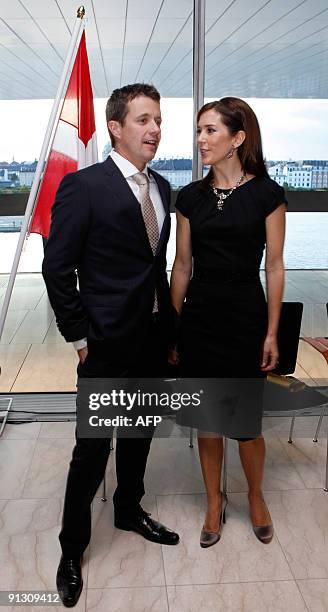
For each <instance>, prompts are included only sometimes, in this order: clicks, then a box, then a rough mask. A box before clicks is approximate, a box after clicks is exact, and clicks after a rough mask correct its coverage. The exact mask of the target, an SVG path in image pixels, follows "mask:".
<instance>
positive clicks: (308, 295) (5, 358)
mask: <svg viewBox="0 0 328 612" xmlns="http://www.w3.org/2000/svg"><path fill="white" fill-rule="evenodd" d="M7 280H8V276H7V275H0V306H1V305H2V300H3V296H4V292H5V289H6V282H7ZM284 299H285V300H286V301H301V302H303V303H304V312H303V326H302V335H305V336H328V323H327V321H328V319H327V313H326V306H325V304H326V302H327V300H328V271H327V272H326V271H324V270H321V271H312V270H308V271H305V270H304V271H288V272H287V274H286V288H285V297H284ZM76 364H77V357H76V353H75V351H74V350H73V348H72V346H71V344H67V343H65V341H64V339H63V338H62V336H61V335H60V333H59V332H58V330H57V327H56V322H55V319H54V314H53V311H52V309H51V306H50V304H49V301H48V298H47V293H46V288H45V285H44V282H43V279H42V277H41V275H40V274H19V275H18V277H17V280H16V283H15V288H14V292H13V296H12V299H11V303H10V308H9V312H8V316H7V320H6V325H5V329H4V333H3V335H2V339H1V343H0V365H1V369H2V373H1V376H0V392H9V391H13V392H22V391H74V390H75V376H76ZM296 376H299V377H301V378H302V377H304V378H309V379H312V380H314V381H315V380H316V379H325V378H327V376H328V374H327V364H326V362H325V360H324V359H323V357H322V356H321V354H320V353H318V352H317V351H316V350H315V349H314V348H312V347H311V346H309V345H307V344H305V343H304V342H300V350H299V356H298V365H297V371H296Z"/></svg>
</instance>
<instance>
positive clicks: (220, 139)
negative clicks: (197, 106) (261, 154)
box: [197, 109, 236, 166]
mask: <svg viewBox="0 0 328 612" xmlns="http://www.w3.org/2000/svg"><path fill="white" fill-rule="evenodd" d="M235 141H236V137H235V136H231V134H230V132H229V130H228V128H227V127H226V126H225V125H224V123H223V121H222V119H221V115H220V114H219V113H217V112H216V111H215V110H213V109H211V110H208V111H206V112H205V113H203V114H202V115H201V116H200V118H199V121H198V126H197V143H198V147H199V150H200V154H201V157H202V162H203V164H207V165H209V166H213V165H214V164H217V163H219V162H220V161H222V160H224V159H225V158H226V157H227V155H228V153H229V152H230V151H231V147H232V146H233V145H234V146H235V144H236V142H235Z"/></svg>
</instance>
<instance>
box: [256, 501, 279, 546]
mask: <svg viewBox="0 0 328 612" xmlns="http://www.w3.org/2000/svg"><path fill="white" fill-rule="evenodd" d="M262 500H263V503H264V505H265V507H266V509H267V513H268V516H269V518H270V521H271V516H270V513H269V510H268V507H267V505H266V503H265V501H264V499H263V497H262ZM251 521H252V515H251ZM252 526H253V531H254V533H255V535H256V537H257V539H258V540H260V542H262V544H270V542H271V540H272V538H273V534H274V530H273V524H272V522H270V523H268V524H267V525H254V523H253V521H252Z"/></svg>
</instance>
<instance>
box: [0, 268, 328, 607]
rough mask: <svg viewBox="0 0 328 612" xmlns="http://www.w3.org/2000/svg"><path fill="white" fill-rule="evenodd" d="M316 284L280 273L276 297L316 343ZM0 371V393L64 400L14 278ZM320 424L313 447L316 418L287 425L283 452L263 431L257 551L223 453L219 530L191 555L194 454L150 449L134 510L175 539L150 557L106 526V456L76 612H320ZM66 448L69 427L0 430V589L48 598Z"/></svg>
mask: <svg viewBox="0 0 328 612" xmlns="http://www.w3.org/2000/svg"><path fill="white" fill-rule="evenodd" d="M5 283H6V278H5V277H2V278H1V277H0V298H1V295H2V296H3V292H4V288H5ZM327 285H328V273H324V272H291V273H288V274H287V287H286V294H285V299H288V300H301V301H303V302H304V303H305V314H304V324H303V330H302V333H303V334H305V335H323V336H324V335H328V333H327V317H326V312H325V307H324V304H325V302H326V301H327V294H328V292H327ZM300 344H301V348H300V353H299V359H298V366H297V371H296V374H297V375H298V376H300V377H302V376H303V377H306V378H308V382H309V383H313V384H315V382H316V380H317V379H324V378H326V379H327V378H328V373H327V367H328V366H327V364H326V362H325V360H324V359H323V358H322V356H321V355H320V354H319V353H317V352H316V351H315V349H313V348H312V347H310V346H309V345H306V344H304V343H300ZM0 363H1V366H2V376H1V378H0V391H6V392H8V391H49V390H52V391H62V390H74V388H75V366H76V355H75V353H74V351H73V349H72V347H71V346H70V345H68V344H66V343H65V342H64V341H63V339H62V338H61V336H60V335H59V334H58V332H57V330H56V326H55V323H54V318H53V313H52V310H51V308H50V306H49V304H48V301H47V296H46V293H45V288H44V285H43V282H42V279H41V278H40V276H39V275H21V276H20V277H19V278H18V280H17V283H16V288H15V292H14V297H13V300H12V303H11V308H10V312H9V316H8V320H7V323H6V329H5V333H4V336H3V339H2V343H1V346H0ZM326 421H327V419H326ZM326 421H325V422H324V424H323V427H322V430H321V437H320V440H319V442H318V443H317V444H314V443H313V442H312V437H313V434H314V431H315V426H316V423H317V418H315V417H300V418H298V419H297V420H296V426H295V431H294V444H293V445H290V444H288V443H287V431H288V428H289V419H286V418H284V419H277V418H271V419H265V424H264V431H265V437H266V439H267V457H266V471H265V479H264V491H265V497H266V501H267V503H268V505H269V508H270V511H271V515H272V518H273V522H274V526H275V537H274V540H273V541H272V543H271V544H270V545H269V546H264V545H263V544H261V543H260V542H258V540H256V538H255V536H254V534H253V532H252V528H251V525H250V521H249V517H248V507H247V495H246V492H247V486H246V482H245V478H244V475H243V472H242V470H241V467H240V462H239V458H238V449H237V446H236V443H235V442H233V441H230V442H229V458H228V466H229V468H228V498H229V503H228V509H227V523H226V525H225V526H224V529H223V535H222V539H221V541H220V542H219V543H218V544H217V545H216V546H213V547H212V548H210V549H209V550H204V549H201V548H200V547H199V543H198V539H199V533H200V529H201V526H202V523H203V518H204V505H205V498H204V486H203V481H202V477H201V472H200V466H199V460H198V453H197V448H196V445H195V448H193V449H190V448H188V443H187V440H185V439H181V438H177V437H172V438H170V439H155V440H154V441H153V443H152V448H151V454H150V457H149V461H148V468H147V477H146V491H147V495H146V496H145V498H144V500H143V506H144V507H145V509H147V510H149V511H150V512H151V513H152V515H153V516H154V517H155V518H156V517H158V518H159V520H161V521H162V522H164V523H165V524H167V525H168V526H169V527H171V528H172V529H174V530H176V531H178V532H179V533H180V536H181V543H180V544H179V545H178V546H176V547H164V546H163V547H161V546H158V545H156V544H152V543H150V542H146V541H145V540H143V539H142V538H141V537H140V536H138V535H137V534H134V533H132V532H124V531H119V530H117V529H115V528H114V527H113V511H112V503H111V501H110V498H111V495H112V492H113V490H114V487H115V452H114V453H112V455H111V456H110V459H109V462H108V467H107V474H106V482H107V492H108V502H107V503H103V502H102V501H101V499H100V491H98V493H97V496H96V498H95V500H94V502H93V529H92V539H91V543H90V546H89V548H88V550H87V551H86V553H85V555H84V563H83V574H84V584H85V588H84V590H83V593H82V596H81V599H80V602H79V604H78V605H77V607H76V608H75V610H77V612H80V611H82V610H83V611H90V610H92V611H94V612H107V611H108V610H111V612H126V611H127V610H131V612H146V611H147V612H148V611H149V612H150V611H153V612H221V611H222V610H225V611H227V612H239V611H241V610H243V612H254V610H256V611H257V612H264V611H267V610H270V611H272V612H285V610H288V612H303V611H304V612H305V611H310V612H319V611H322V612H324V611H326V610H328V555H327V541H328V493H325V492H324V491H323V488H322V487H323V482H324V471H325V470H324V468H325V456H326V443H325V433H326V428H327V422H326ZM73 445H74V424H73V423H31V424H24V425H7V427H6V428H5V431H4V434H3V436H2V438H1V439H0V483H1V486H0V515H1V516H0V524H1V534H0V559H1V572H0V590H25V591H26V590H28V591H30V590H37V589H42V590H54V589H55V574H56V567H57V564H58V560H59V555H60V549H59V544H58V533H59V529H60V522H61V513H62V506H63V495H64V490H65V481H66V474H67V467H68V463H69V460H70V457H71V452H72V448H73ZM4 609H5V608H4ZM9 609H10V610H15V609H16V608H15V607H10V608H9V607H8V610H9ZM17 609H18V608H17ZM31 609H34V608H31ZM52 609H54V610H58V611H59V610H62V609H63V608H62V607H60V606H54V607H53V608H52ZM35 610H38V611H39V612H41V611H43V610H44V612H46V611H47V610H48V608H45V607H44V608H43V607H38V608H35Z"/></svg>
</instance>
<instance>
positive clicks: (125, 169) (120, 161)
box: [109, 149, 153, 181]
mask: <svg viewBox="0 0 328 612" xmlns="http://www.w3.org/2000/svg"><path fill="white" fill-rule="evenodd" d="M109 155H110V157H111V158H112V160H113V162H114V163H115V164H116V166H117V167H118V168H119V170H120V171H121V172H122V174H123V176H124V178H125V179H127V178H132V176H133V175H134V174H137V172H140V170H138V168H136V167H135V166H134V165H133V164H132V163H131V162H130V161H129V160H128V159H126V157H123V156H122V155H120V153H117V151H115V149H112V150H111V152H110V154H109ZM142 172H144V173H145V174H146V175H147V176H148V178H149V180H150V181H152V180H153V177H152V175H151V174H150V172H149V171H148V168H147V166H145V167H144V169H143V170H142Z"/></svg>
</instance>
